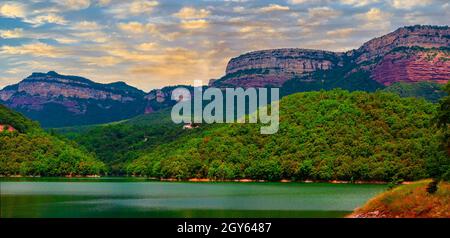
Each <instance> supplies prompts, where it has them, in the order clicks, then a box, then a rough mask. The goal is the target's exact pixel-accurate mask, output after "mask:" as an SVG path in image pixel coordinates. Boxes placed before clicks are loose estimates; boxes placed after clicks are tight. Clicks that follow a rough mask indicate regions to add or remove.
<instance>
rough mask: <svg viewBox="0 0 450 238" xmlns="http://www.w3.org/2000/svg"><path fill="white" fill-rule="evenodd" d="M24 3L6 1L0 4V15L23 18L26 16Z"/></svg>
mask: <svg viewBox="0 0 450 238" xmlns="http://www.w3.org/2000/svg"><path fill="white" fill-rule="evenodd" d="M26 12H27V11H26V8H25V5H23V4H21V3H16V2H6V3H3V4H0V15H1V16H4V17H7V18H17V17H18V18H24V17H26Z"/></svg>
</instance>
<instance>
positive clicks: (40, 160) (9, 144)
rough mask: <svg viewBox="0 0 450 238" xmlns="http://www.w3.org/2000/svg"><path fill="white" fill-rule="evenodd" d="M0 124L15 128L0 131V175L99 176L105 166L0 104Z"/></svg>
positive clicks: (68, 142) (71, 144)
mask: <svg viewBox="0 0 450 238" xmlns="http://www.w3.org/2000/svg"><path fill="white" fill-rule="evenodd" d="M0 124H4V125H9V126H12V127H14V128H15V129H17V131H14V132H7V131H4V132H0V175H6V176H13V175H22V176H29V175H32V176H75V175H99V174H103V173H105V172H106V166H105V165H104V164H103V163H102V162H100V161H98V160H96V159H95V158H94V156H93V155H91V154H89V153H87V152H86V151H84V150H82V149H80V148H79V147H78V146H77V145H76V144H75V143H73V142H70V141H68V140H65V139H62V138H58V137H56V136H52V135H50V134H48V133H46V132H44V131H43V130H42V129H41V128H40V127H39V125H38V124H37V123H35V122H32V121H31V120H28V119H27V118H25V117H24V116H22V115H21V114H19V113H16V112H13V111H11V110H9V109H7V108H6V107H4V106H3V105H0Z"/></svg>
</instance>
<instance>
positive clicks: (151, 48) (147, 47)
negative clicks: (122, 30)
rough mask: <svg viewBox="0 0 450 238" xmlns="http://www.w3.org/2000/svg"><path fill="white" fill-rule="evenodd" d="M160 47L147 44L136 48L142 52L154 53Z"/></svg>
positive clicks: (152, 43)
mask: <svg viewBox="0 0 450 238" xmlns="http://www.w3.org/2000/svg"><path fill="white" fill-rule="evenodd" d="M158 47H159V45H158V44H157V43H155V42H147V43H142V44H139V45H137V46H136V47H135V48H136V49H137V50H141V51H152V50H155V49H157V48H158Z"/></svg>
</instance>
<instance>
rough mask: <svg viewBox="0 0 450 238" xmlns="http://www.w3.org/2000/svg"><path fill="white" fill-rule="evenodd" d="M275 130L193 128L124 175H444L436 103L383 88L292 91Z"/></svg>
mask: <svg viewBox="0 0 450 238" xmlns="http://www.w3.org/2000/svg"><path fill="white" fill-rule="evenodd" d="M280 106H281V108H280V130H279V132H278V133H277V134H275V135H261V134H260V133H259V126H258V125H256V124H220V125H211V126H205V127H203V128H199V129H196V130H197V132H196V133H191V134H187V135H182V136H180V137H179V138H177V139H176V140H175V141H173V142H171V143H165V144H162V145H160V146H157V147H155V148H154V149H152V150H151V151H148V152H147V153H145V155H143V156H141V157H140V158H139V159H137V160H135V161H133V162H132V163H131V164H129V165H128V167H127V172H128V173H129V174H130V175H131V174H133V175H142V176H151V177H162V178H177V179H187V178H211V179H218V180H221V179H237V178H252V179H264V180H280V179H292V180H306V179H313V180H348V181H354V180H381V181H399V180H417V179H421V178H426V177H429V176H441V177H442V176H444V177H449V175H450V161H449V158H448V156H447V154H446V153H445V149H444V148H443V146H442V140H443V137H444V136H445V135H444V133H443V132H442V130H441V129H439V128H438V127H436V126H435V123H434V122H433V119H434V118H435V117H436V114H437V108H438V105H437V104H432V103H429V102H427V101H425V100H423V99H415V98H401V97H400V96H398V95H395V94H392V93H386V92H381V91H378V92H375V93H366V92H352V93H350V92H348V91H343V90H332V91H320V92H307V93H298V94H294V95H290V96H286V97H284V98H283V99H282V100H281V103H280Z"/></svg>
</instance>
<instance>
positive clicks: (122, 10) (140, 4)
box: [107, 0, 159, 19]
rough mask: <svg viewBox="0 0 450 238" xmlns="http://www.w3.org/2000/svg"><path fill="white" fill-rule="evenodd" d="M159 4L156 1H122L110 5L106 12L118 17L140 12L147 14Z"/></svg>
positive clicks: (134, 14)
mask: <svg viewBox="0 0 450 238" xmlns="http://www.w3.org/2000/svg"><path fill="white" fill-rule="evenodd" d="M158 5H159V2H158V1H148V0H132V1H127V2H124V3H119V4H115V5H112V6H111V7H110V8H109V9H108V10H107V12H109V13H111V14H113V15H115V16H116V17H117V18H119V19H123V18H127V17H129V16H137V15H141V14H145V13H147V14H149V13H151V12H153V9H154V8H155V7H157V6H158Z"/></svg>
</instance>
